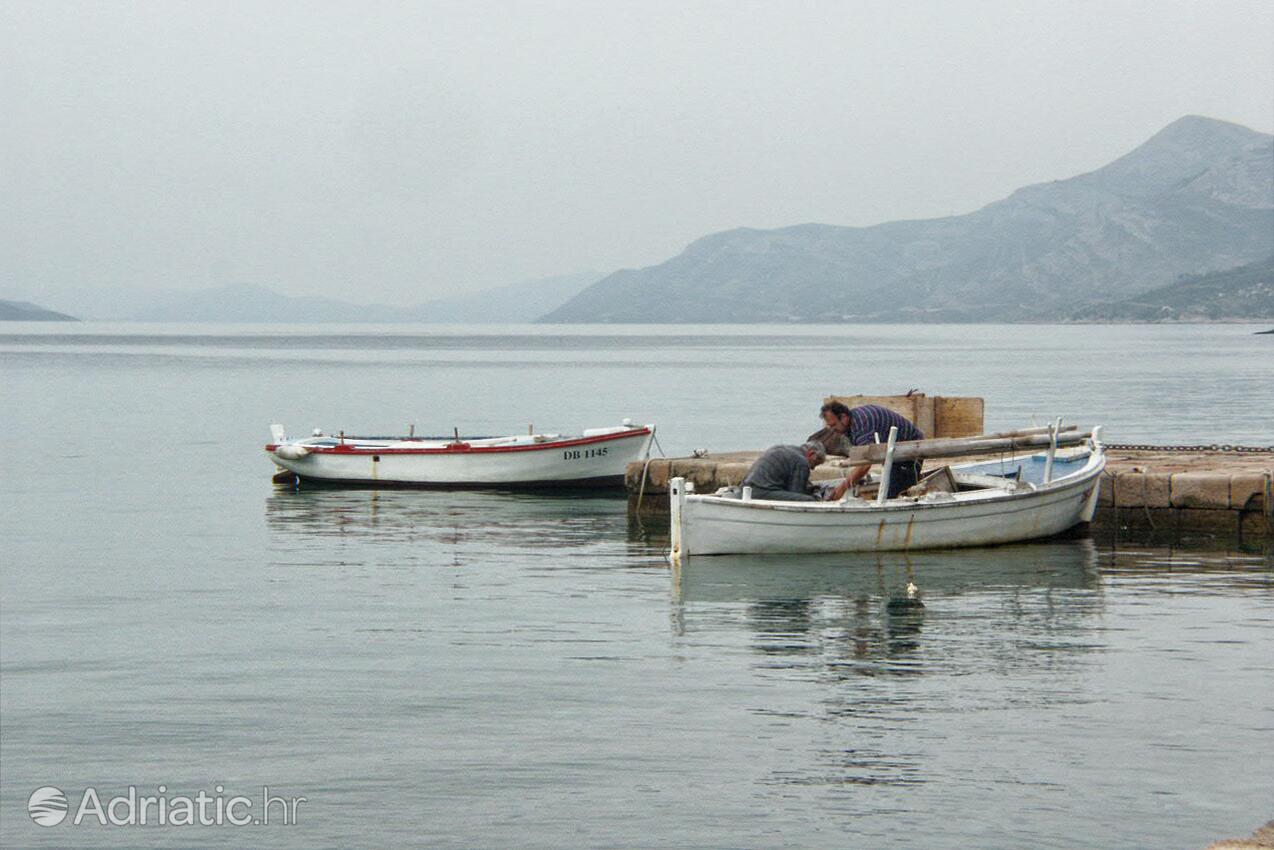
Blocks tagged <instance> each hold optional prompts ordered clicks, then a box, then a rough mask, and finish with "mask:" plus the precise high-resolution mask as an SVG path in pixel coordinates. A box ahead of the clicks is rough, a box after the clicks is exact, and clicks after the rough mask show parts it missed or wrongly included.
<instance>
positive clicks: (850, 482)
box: [832, 463, 871, 502]
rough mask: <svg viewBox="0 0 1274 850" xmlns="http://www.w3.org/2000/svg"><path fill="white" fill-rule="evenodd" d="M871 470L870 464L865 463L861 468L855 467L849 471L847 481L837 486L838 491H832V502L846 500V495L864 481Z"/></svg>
mask: <svg viewBox="0 0 1274 850" xmlns="http://www.w3.org/2000/svg"><path fill="white" fill-rule="evenodd" d="M870 469H871V464H870V463H864V464H862V465H861V466H855V467H853V468H852V469H850V470H849V474H848V475H846V476H845V480H844V481H842V482H841V483H840V484H837V485H836V489H835V490H833V491H832V501H833V502H835V501H839V500H841V499H843V498H845V494H846V493H848V492H849V488H850V487H853V486H854V485H855V484H857V483H858V482H859V481H861V480H862V479H863V476H864V475H866V474H867V472H868V470H870Z"/></svg>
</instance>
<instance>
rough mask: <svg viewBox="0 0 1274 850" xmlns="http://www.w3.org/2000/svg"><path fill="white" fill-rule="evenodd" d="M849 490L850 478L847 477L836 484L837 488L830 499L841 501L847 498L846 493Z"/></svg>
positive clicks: (831, 500)
mask: <svg viewBox="0 0 1274 850" xmlns="http://www.w3.org/2000/svg"><path fill="white" fill-rule="evenodd" d="M848 492H849V479H845V480H844V481H842V482H841V483H839V484H837V485H836V489H835V490H833V491H832V495H831V497H830V498H829V499H828V501H829V502H839V501H840V500H841V499H843V498H845V494H846V493H848Z"/></svg>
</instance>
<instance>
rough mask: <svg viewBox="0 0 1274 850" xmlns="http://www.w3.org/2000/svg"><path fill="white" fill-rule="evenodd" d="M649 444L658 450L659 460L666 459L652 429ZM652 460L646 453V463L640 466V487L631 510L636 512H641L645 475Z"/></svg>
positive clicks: (644, 493) (644, 492)
mask: <svg viewBox="0 0 1274 850" xmlns="http://www.w3.org/2000/svg"><path fill="white" fill-rule="evenodd" d="M650 442H651V443H653V444H654V445H655V447H656V448H657V449H659V456H660V457H661V458H665V459H666V458H667V457H668V455H666V454H664V447H663V446H661V445H659V437H658V435H657V434H656V433H655V431H654V430H653V429H652V430H651V432H650ZM652 460H654V457H652V456H651V454H650V452H649V451H647V452H646V462H645V463H643V464H642V465H641V486H640V487H638V488H637V505H636V507H634V508H633V510H635V511H638V512H640V511H641V500H642V499H643V498H644V497H645V495H646V475H647V473H649V472H650V462H651V461H652Z"/></svg>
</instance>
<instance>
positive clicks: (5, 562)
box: [0, 323, 1274, 850]
mask: <svg viewBox="0 0 1274 850" xmlns="http://www.w3.org/2000/svg"><path fill="white" fill-rule="evenodd" d="M1259 329H1261V328H1257V327H1252V326H1241V325H1240V326H1236V325H1221V326H1218V325H1209V326H1134V327H1127V326H1065V327H1054V326H985V325H976V326H951V325H946V326H903V325H897V326H836V327H814V326H800V327H787V326H781V327H780V326H776V327H746V328H743V327H722V326H713V327H693V326H677V327H660V326H653V327H622V326H621V327H610V326H607V327H591V326H585V327H552V326H545V327H537V326H518V327H499V328H492V327H442V326H390V327H383V326H382V327H353V326H350V327H345V326H330V325H329V326H278V327H275V326H247V325H239V326H225V327H221V326H207V325H190V326H178V325H144V324H134V325H98V324H44V325H25V324H14V323H8V324H6V325H3V326H0V393H2V402H3V406H2V408H0V439H3V442H4V447H5V451H4V452H3V460H2V461H0V465H2V466H0V497H2V498H3V505H2V507H3V510H0V846H3V847H120V848H123V847H228V848H230V847H233V848H242V847H258V848H350V847H368V848H396V847H428V848H488V847H489V848H509V847H526V848H573V847H580V848H592V847H600V848H609V847H614V848H633V847H678V848H680V847H703V848H717V847H720V848H730V847H763V848H792V847H863V848H882V847H908V848H911V847H926V848H939V850H943V849H944V848H953V850H954V848H961V850H963V848H970V847H976V848H1006V849H1007V848H1014V850H1016V849H1017V848H1027V847H1029V848H1102V850H1109V848H1202V847H1204V846H1205V845H1206V844H1208V843H1209V842H1211V841H1213V840H1216V839H1219V838H1222V837H1226V836H1239V835H1246V834H1248V833H1250V832H1251V831H1252V829H1254V828H1255V827H1256V826H1258V825H1259V824H1261V823H1262V822H1264V821H1265V820H1267V819H1269V818H1271V817H1274V651H1272V650H1271V647H1274V561H1272V560H1271V556H1270V555H1269V554H1268V553H1262V552H1259V551H1257V552H1253V551H1248V552H1226V551H1207V550H1178V551H1170V550H1166V549H1158V548H1149V547H1146V548H1136V547H1132V548H1128V547H1127V546H1126V544H1125V548H1122V549H1119V550H1112V549H1109V548H1105V547H1104V546H1103V545H1100V544H1098V543H1096V542H1094V541H1093V540H1069V541H1064V542H1049V543H1041V544H1033V545H1020V546H1008V547H1001V548H995V549H984V550H969V551H961V552H950V553H923V554H914V555H912V556H910V557H904V556H901V555H889V556H882V557H876V556H866V557H864V556H857V555H841V556H819V557H789V558H758V557H716V558H700V559H691V561H690V562H689V563H688V564H687V565H685V566H684V567H683V568H682V569H680V570H679V571H672V570H670V568H669V567H668V566H667V564H666V562H665V561H664V557H663V553H664V550H665V548H666V546H667V530H666V528H664V527H663V524H662V523H661V522H659V521H658V520H657V519H652V518H647V519H644V520H638V519H635V518H630V517H629V515H628V512H627V509H626V502H625V500H624V499H623V498H615V497H606V496H586V497H581V496H545V495H515V494H506V493H485V492H466V493H440V492H412V491H385V492H374V491H367V490H318V491H305V490H302V491H300V492H292V491H287V490H279V489H276V488H274V487H273V486H272V485H271V484H270V475H271V473H272V472H273V471H274V468H273V466H272V465H271V464H270V463H269V461H268V460H267V459H266V457H265V455H264V453H263V452H262V451H261V447H262V445H263V444H264V443H265V442H266V441H267V439H268V437H269V430H268V428H269V425H270V424H271V423H272V422H280V423H283V424H284V425H285V426H287V428H288V429H289V431H290V432H292V433H306V432H308V431H309V430H310V429H311V428H313V427H322V428H324V429H327V430H330V431H336V430H341V429H344V430H345V431H347V432H350V433H353V432H361V433H402V432H405V431H406V430H407V428H408V427H409V425H414V426H415V429H416V433H450V432H451V430H452V428H453V427H454V428H458V429H459V430H460V432H461V433H462V434H463V433H466V432H468V433H486V434H491V433H506V432H507V433H513V432H521V431H522V430H523V429H525V428H526V427H527V426H528V424H534V426H535V428H536V429H537V430H542V431H557V430H561V431H576V430H578V429H580V428H582V427H596V426H601V425H608V424H616V423H618V422H619V421H620V420H621V419H622V418H624V417H631V418H633V419H634V420H637V421H639V422H654V423H657V424H658V436H659V441H660V445H661V446H662V448H663V449H664V450H665V451H666V452H668V453H669V454H674V453H684V452H688V451H689V450H691V449H695V448H708V449H711V450H714V451H720V450H729V449H743V448H763V447H765V446H767V445H770V444H773V443H777V442H793V441H797V440H799V439H800V438H802V437H804V436H805V435H806V434H808V433H809V432H811V431H813V430H815V429H816V428H817V427H819V422H818V419H817V412H818V406H819V403H820V400H821V398H822V396H823V395H825V394H828V393H841V394H847V393H854V392H863V393H870V394H886V393H895V392H903V391H906V390H908V389H910V388H912V387H918V388H920V389H921V390H923V391H926V392H928V393H931V394H941V395H962V394H968V395H980V396H983V397H985V399H986V410H987V422H986V424H987V427H988V429H1000V428H1007V427H1012V426H1018V425H1027V424H1032V423H1036V424H1042V423H1044V422H1046V421H1049V420H1051V419H1052V418H1053V417H1055V416H1063V417H1065V418H1066V419H1067V420H1068V421H1074V422H1079V423H1081V424H1084V425H1090V424H1098V423H1100V424H1104V425H1105V426H1106V430H1107V437H1108V439H1109V440H1111V441H1116V442H1157V443H1182V442H1184V443H1246V444H1252V445H1271V444H1274V378H1271V375H1274V337H1270V336H1256V335H1253V331H1254V330H1259ZM909 581H910V582H914V583H915V584H916V585H918V586H919V588H920V591H921V595H922V600H923V606H924V607H923V608H922V609H909V610H900V609H899V608H898V607H897V606H896V605H895V606H892V607H891V606H890V605H889V601H890V600H891V599H896V598H897V597H899V596H900V594H901V590H902V588H903V587H904V586H905V585H906V584H907V582H909ZM45 786H52V787H55V788H58V789H61V791H63V792H64V793H65V796H66V798H67V799H68V802H69V806H70V814H71V816H72V817H68V818H67V819H66V820H65V821H64V822H62V823H61V824H59V825H57V826H48V827H46V826H40V825H37V824H36V823H35V822H34V821H33V819H32V818H31V817H29V816H28V798H29V796H30V795H31V794H32V792H33V791H35V790H36V789H37V788H41V787H45ZM129 786H133V787H134V788H135V789H136V791H135V794H136V795H138V796H143V795H152V796H163V795H166V796H167V797H170V798H171V797H176V796H181V795H185V796H190V797H194V796H195V795H196V794H197V793H198V792H200V791H203V792H205V793H206V794H207V795H209V796H213V795H223V796H224V798H230V797H232V796H237V795H243V796H246V797H249V798H250V799H251V800H252V801H253V802H252V806H251V814H252V815H253V816H259V815H260V813H261V809H262V803H261V800H260V797H261V793H262V790H261V789H262V786H268V787H269V789H270V791H269V794H270V795H272V796H273V795H277V796H284V797H287V798H289V799H290V798H292V797H304V798H305V801H304V802H303V803H298V804H297V805H296V807H295V811H296V823H294V824H287V825H285V824H282V823H279V822H278V820H279V817H280V815H279V813H278V811H277V810H276V811H275V812H274V813H273V820H272V822H271V823H270V824H269V825H245V826H233V825H229V824H223V825H219V826H218V825H212V826H176V825H171V824H169V825H157V824H154V823H149V824H147V825H144V826H142V825H136V826H127V825H111V824H108V825H106V826H102V825H101V824H100V823H98V822H97V820H94V819H93V817H92V814H91V813H90V814H89V815H88V817H87V819H85V820H82V822H81V823H80V824H78V825H76V824H73V823H72V820H73V816H74V815H75V814H76V811H77V809H79V808H80V807H81V804H82V802H83V801H84V799H85V798H86V797H88V796H89V794H88V790H89V789H92V790H93V793H94V794H96V795H98V796H99V797H100V799H101V801H102V803H103V804H106V803H107V801H108V800H109V799H110V798H112V797H116V796H121V795H124V796H126V795H127V793H128V788H129ZM159 786H163V789H164V790H163V791H160V790H158V789H159ZM126 802H127V801H126V800H125V801H124V802H123V803H120V804H119V806H118V808H117V810H116V811H117V813H118V814H120V816H121V818H120V819H127V815H128V810H127V806H126V805H125V803H126ZM239 811H240V812H242V811H243V810H242V809H240V810H239ZM151 817H152V819H153V818H154V817H155V813H154V811H152V812H151Z"/></svg>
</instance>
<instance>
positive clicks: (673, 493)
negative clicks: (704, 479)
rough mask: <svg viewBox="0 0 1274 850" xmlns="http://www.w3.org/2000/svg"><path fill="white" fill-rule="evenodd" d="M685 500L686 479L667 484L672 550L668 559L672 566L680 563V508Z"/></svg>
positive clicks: (678, 479)
mask: <svg viewBox="0 0 1274 850" xmlns="http://www.w3.org/2000/svg"><path fill="white" fill-rule="evenodd" d="M685 500H686V479H684V478H674V479H672V480H671V481H669V482H668V513H669V519H670V520H671V529H670V531H671V534H670V537H671V539H672V549H671V551H670V552H669V553H668V559H669V560H670V561H671V562H672V563H674V564H680V563H681V557H682V555H683V554H685V553H684V552H682V543H681V508H682V505H684V504H685Z"/></svg>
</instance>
